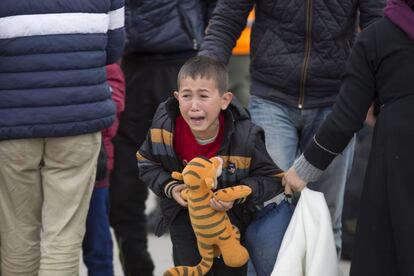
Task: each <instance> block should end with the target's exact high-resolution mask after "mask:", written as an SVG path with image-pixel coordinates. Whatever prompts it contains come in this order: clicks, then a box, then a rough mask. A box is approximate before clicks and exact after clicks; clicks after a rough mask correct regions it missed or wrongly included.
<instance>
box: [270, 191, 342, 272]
mask: <svg viewBox="0 0 414 276" xmlns="http://www.w3.org/2000/svg"><path fill="white" fill-rule="evenodd" d="M338 275H339V266H338V258H337V254H336V248H335V242H334V237H333V233H332V223H331V217H330V215H329V211H328V207H327V205H326V201H325V198H324V196H323V194H322V193H320V192H315V191H312V190H309V189H308V188H305V189H304V190H303V191H302V192H301V196H300V199H299V202H298V204H297V206H296V209H295V212H294V213H293V216H292V219H291V221H290V223H289V226H288V228H287V230H286V233H285V236H284V237H283V241H282V245H281V247H280V251H279V254H278V257H277V260H276V264H275V267H274V269H273V272H272V274H271V276H338Z"/></svg>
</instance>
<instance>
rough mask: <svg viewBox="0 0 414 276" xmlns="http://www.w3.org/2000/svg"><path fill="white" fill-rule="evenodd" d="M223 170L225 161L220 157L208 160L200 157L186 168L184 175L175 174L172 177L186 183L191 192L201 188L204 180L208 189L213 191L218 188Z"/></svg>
mask: <svg viewBox="0 0 414 276" xmlns="http://www.w3.org/2000/svg"><path fill="white" fill-rule="evenodd" d="M222 168H223V159H221V158H220V157H217V156H216V157H212V158H210V159H207V158H205V157H203V156H198V157H196V158H194V159H192V160H191V161H190V162H189V163H188V164H187V166H185V168H184V170H183V172H182V173H179V172H173V174H172V177H173V178H174V179H177V180H182V181H184V183H185V184H186V185H187V188H189V189H190V190H193V189H197V188H200V185H201V184H202V182H203V180H204V181H205V184H206V188H207V189H209V190H211V189H215V188H217V178H218V177H219V176H220V175H221V171H222Z"/></svg>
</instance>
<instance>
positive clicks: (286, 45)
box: [199, 0, 385, 108]
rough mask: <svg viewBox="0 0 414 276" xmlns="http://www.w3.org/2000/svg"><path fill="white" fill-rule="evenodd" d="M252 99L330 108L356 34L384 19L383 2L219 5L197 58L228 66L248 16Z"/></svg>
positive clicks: (239, 0)
mask: <svg viewBox="0 0 414 276" xmlns="http://www.w3.org/2000/svg"><path fill="white" fill-rule="evenodd" d="M254 4H256V21H255V23H254V25H253V29H252V35H251V36H252V37H251V75H252V94H253V95H256V96H259V97H262V98H265V99H268V100H271V101H274V102H282V103H285V104H288V105H290V106H294V107H302V108H312V107H319V106H325V105H330V104H332V103H333V102H334V100H335V96H336V94H337V93H338V91H339V85H340V78H341V75H342V74H343V72H344V69H345V62H346V60H347V58H348V55H349V53H350V48H351V45H352V41H353V39H354V35H355V30H356V17H357V10H358V9H359V10H360V25H361V27H362V28H365V27H366V26H368V25H369V24H370V23H371V22H373V21H374V20H375V19H377V18H380V17H381V16H382V8H383V7H384V5H385V0H329V1H326V0H306V1H303V0H257V1H253V0H225V1H219V2H218V4H217V8H216V9H215V11H214V13H213V17H212V18H211V21H210V24H209V28H208V31H207V35H206V36H205V38H204V42H203V44H202V47H201V50H200V53H199V55H207V56H211V57H215V58H217V59H219V60H221V61H224V62H227V60H228V58H229V57H230V55H231V49H232V48H233V46H234V44H235V41H236V38H237V37H238V36H239V34H240V32H241V30H242V29H243V27H244V25H245V22H246V18H247V16H248V13H249V11H250V10H251V9H252V8H253V5H254Z"/></svg>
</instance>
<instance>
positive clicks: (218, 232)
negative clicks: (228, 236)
mask: <svg viewBox="0 0 414 276" xmlns="http://www.w3.org/2000/svg"><path fill="white" fill-rule="evenodd" d="M224 231H226V227H224V228H223V229H221V230H219V231H217V232H215V233H212V234H203V233H200V232H196V234H197V235H199V236H200V237H203V238H207V239H210V238H214V237H217V236H218V235H220V234H221V233H223V232H224Z"/></svg>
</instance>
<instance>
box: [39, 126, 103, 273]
mask: <svg viewBox="0 0 414 276" xmlns="http://www.w3.org/2000/svg"><path fill="white" fill-rule="evenodd" d="M100 147H101V133H100V132H95V133H91V134H85V135H79V136H72V137H60V138H46V139H45V151H44V165H43V166H42V167H41V176H42V187H43V197H44V200H43V206H42V228H43V233H42V234H43V235H42V242H41V253H42V256H41V260H40V269H39V276H55V275H59V276H66V275H67V276H73V275H77V274H78V272H79V271H78V270H79V255H80V250H81V246H82V240H83V236H84V234H85V222H86V216H87V213H88V209H89V202H90V198H91V194H92V189H93V185H94V183H95V174H96V164H97V158H98V153H99V149H100Z"/></svg>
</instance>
